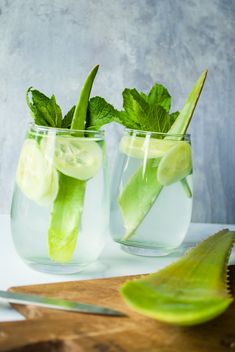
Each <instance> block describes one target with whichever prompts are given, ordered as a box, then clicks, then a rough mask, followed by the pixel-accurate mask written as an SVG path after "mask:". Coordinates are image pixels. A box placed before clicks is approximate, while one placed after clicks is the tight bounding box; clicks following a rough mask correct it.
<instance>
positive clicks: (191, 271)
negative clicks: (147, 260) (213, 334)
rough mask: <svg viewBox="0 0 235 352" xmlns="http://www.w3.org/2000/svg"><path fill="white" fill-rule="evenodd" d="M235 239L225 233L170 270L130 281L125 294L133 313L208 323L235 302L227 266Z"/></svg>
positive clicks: (178, 322) (175, 321) (180, 322)
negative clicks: (228, 286) (228, 279)
mask: <svg viewBox="0 0 235 352" xmlns="http://www.w3.org/2000/svg"><path fill="white" fill-rule="evenodd" d="M234 240H235V232H234V231H229V230H228V229H225V230H222V231H220V232H218V233H216V234H214V235H212V236H211V237H209V238H208V239H206V240H204V241H202V242H201V243H200V244H198V245H197V246H196V247H194V248H193V249H191V250H190V251H188V252H187V253H186V254H185V255H184V256H183V257H181V258H180V259H178V260H177V261H176V262H175V263H173V264H171V265H169V266H167V267H166V268H164V269H162V270H160V271H158V272H156V273H153V274H150V275H147V276H145V277H143V278H142V279H138V280H133V281H128V282H127V283H125V284H124V285H123V286H122V287H121V295H122V297H123V298H124V300H125V302H126V303H127V304H128V305H129V307H130V308H132V309H133V310H135V311H137V312H138V313H141V314H143V315H146V316H148V317H151V318H153V319H157V320H159V321H162V322H165V323H170V324H175V325H182V326H191V325H196V324H201V323H204V322H207V321H209V320H211V319H213V318H215V317H217V316H218V315H220V314H221V313H223V312H224V311H225V310H226V309H227V307H228V306H229V305H230V304H231V302H232V301H233V298H232V297H231V295H230V294H229V292H228V289H227V264H228V259H229V255H230V252H231V249H232V246H233V242H234Z"/></svg>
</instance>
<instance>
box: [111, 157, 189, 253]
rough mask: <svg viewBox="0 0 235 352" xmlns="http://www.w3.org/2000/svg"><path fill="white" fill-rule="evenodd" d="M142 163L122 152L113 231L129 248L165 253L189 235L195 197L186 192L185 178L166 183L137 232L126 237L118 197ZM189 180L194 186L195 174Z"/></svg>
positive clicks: (114, 188)
mask: <svg viewBox="0 0 235 352" xmlns="http://www.w3.org/2000/svg"><path fill="white" fill-rule="evenodd" d="M141 167H142V168H143V160H140V159H137V158H133V157H131V156H127V155H125V154H122V153H120V154H119V158H118V163H117V165H116V169H115V171H114V175H115V176H114V178H113V185H112V192H113V193H112V204H111V222H110V226H111V232H112V234H113V237H114V239H115V241H117V242H119V243H121V244H122V245H124V246H123V248H124V249H125V250H126V251H128V252H131V253H134V254H139V255H149V256H151V255H152V256H155V255H164V254H167V253H169V252H170V251H171V250H172V249H174V248H177V247H178V246H180V244H181V243H182V241H183V240H184V238H185V235H186V232H187V230H188V227H189V224H190V220H191V211H192V197H191V198H190V197H188V195H187V194H186V193H185V190H184V188H183V186H182V184H181V182H175V183H173V184H171V185H169V186H164V187H163V188H162V190H161V192H160V194H159V196H158V197H157V198H156V200H155V201H154V203H153V205H152V207H151V208H150V210H149V212H148V213H147V214H146V216H145V217H144V219H143V221H142V222H141V223H140V224H139V226H138V227H137V229H136V230H135V232H134V234H133V235H132V236H131V237H130V238H129V239H128V240H125V239H124V236H125V232H126V229H125V225H124V221H123V217H122V214H121V212H120V207H119V204H118V197H119V195H120V193H121V192H122V190H123V189H124V188H125V185H126V184H127V182H129V180H130V178H131V177H132V176H133V175H134V174H135V172H136V171H137V170H138V169H139V168H141ZM156 177H157V175H156ZM186 180H187V182H188V185H189V187H190V188H191V190H192V174H190V175H188V176H187V177H186ZM140 186H141V185H140ZM133 196H134V195H133Z"/></svg>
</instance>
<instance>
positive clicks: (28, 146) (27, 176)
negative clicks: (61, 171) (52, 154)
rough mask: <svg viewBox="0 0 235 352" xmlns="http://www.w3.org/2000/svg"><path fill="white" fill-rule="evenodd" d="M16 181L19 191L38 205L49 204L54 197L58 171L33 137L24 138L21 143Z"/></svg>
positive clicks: (56, 189) (56, 190)
mask: <svg viewBox="0 0 235 352" xmlns="http://www.w3.org/2000/svg"><path fill="white" fill-rule="evenodd" d="M16 181H17V184H18V186H19V187H20V189H21V191H22V192H23V193H24V194H25V195H26V196H27V197H28V198H29V199H31V200H34V201H35V202H36V203H38V204H40V205H50V204H51V203H52V202H53V201H54V199H55V198H56V195H57V192H58V173H57V171H56V170H55V169H54V168H53V165H51V164H50V163H49V161H48V160H47V159H46V158H45V157H44V155H43V153H42V152H41V150H40V147H39V144H38V143H37V142H36V141H35V140H33V139H26V140H25V142H24V144H23V147H22V151H21V154H20V158H19V163H18V169H17V174H16Z"/></svg>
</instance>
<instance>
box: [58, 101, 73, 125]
mask: <svg viewBox="0 0 235 352" xmlns="http://www.w3.org/2000/svg"><path fill="white" fill-rule="evenodd" d="M74 111H75V105H74V106H73V107H72V108H71V109H70V110H69V111H68V112H67V114H66V115H65V116H64V118H63V120H62V123H61V127H62V128H70V127H71V123H72V120H73V115H74Z"/></svg>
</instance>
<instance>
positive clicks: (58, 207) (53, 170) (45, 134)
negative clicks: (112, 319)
mask: <svg viewBox="0 0 235 352" xmlns="http://www.w3.org/2000/svg"><path fill="white" fill-rule="evenodd" d="M106 169H107V168H106V158H105V141H104V132H97V131H77V130H69V129H56V128H51V127H42V126H37V125H35V124H30V125H29V127H28V130H27V133H26V137H25V140H24V143H23V147H22V150H21V153H20V157H19V162H18V169H17V175H16V184H15V190H14V194H13V199H12V207H11V231H12V236H13V240H14V244H15V248H16V250H17V252H18V254H19V255H20V257H21V258H22V259H23V260H24V261H25V262H26V263H27V264H28V265H29V266H30V267H32V268H34V269H36V270H39V271H43V272H49V273H56V274H69V273H74V272H79V271H81V270H82V269H83V268H84V267H85V266H87V265H88V264H90V263H92V262H94V261H95V260H96V259H97V258H98V256H99V255H100V253H101V251H102V249H103V246H104V242H105V238H106V234H107V231H108V198H107V180H106V176H107V174H106Z"/></svg>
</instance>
